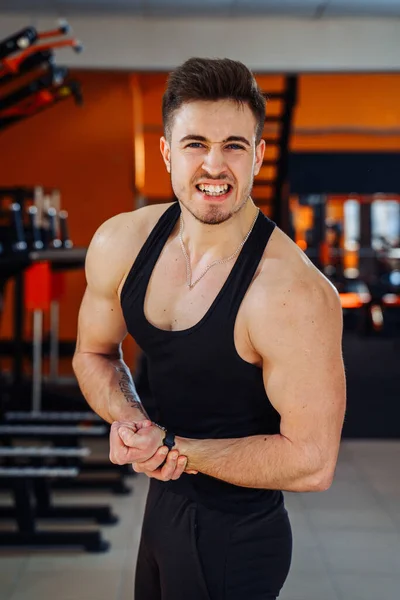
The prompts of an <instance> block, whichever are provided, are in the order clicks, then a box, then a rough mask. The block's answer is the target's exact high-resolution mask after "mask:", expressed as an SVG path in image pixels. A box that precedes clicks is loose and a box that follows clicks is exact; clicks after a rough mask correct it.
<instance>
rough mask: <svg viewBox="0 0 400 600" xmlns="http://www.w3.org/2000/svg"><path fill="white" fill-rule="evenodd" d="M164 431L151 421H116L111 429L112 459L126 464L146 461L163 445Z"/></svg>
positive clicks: (118, 463)
mask: <svg viewBox="0 0 400 600" xmlns="http://www.w3.org/2000/svg"><path fill="white" fill-rule="evenodd" d="M163 438H164V432H163V431H162V430H161V429H159V428H158V427H156V426H155V425H153V423H152V422H151V421H147V420H145V421H135V422H120V421H114V423H113V424H112V425H111V430H110V461H111V462H112V463H114V464H116V465H125V464H129V463H134V462H137V461H146V460H148V459H149V458H150V457H151V456H153V455H154V453H155V452H156V451H157V449H158V448H159V447H160V446H162V445H163V443H162V441H163Z"/></svg>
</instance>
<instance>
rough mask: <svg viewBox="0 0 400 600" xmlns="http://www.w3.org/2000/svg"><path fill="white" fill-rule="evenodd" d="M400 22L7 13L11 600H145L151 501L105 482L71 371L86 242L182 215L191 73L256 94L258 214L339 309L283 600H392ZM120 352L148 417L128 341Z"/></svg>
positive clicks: (3, 315) (146, 11) (3, 120)
mask: <svg viewBox="0 0 400 600" xmlns="http://www.w3.org/2000/svg"><path fill="white" fill-rule="evenodd" d="M34 5H36V6H34ZM399 17H400V2H399V1H398V0H392V1H389V0H349V1H348V2H342V1H341V0H331V1H329V2H321V1H320V0H299V1H298V2H295V3H294V2H289V1H286V0H280V1H275V0H262V1H253V0H248V1H246V0H237V1H235V0H207V1H206V2H202V3H201V5H200V4H199V3H196V2H195V1H194V0H184V1H178V0H146V1H142V2H139V1H138V2H136V1H135V0H130V1H128V0H117V1H114V2H111V0H110V1H109V2H106V1H104V0H91V1H89V0H78V1H77V0H64V1H63V2H56V3H53V2H50V0H48V1H43V2H38V3H31V2H28V1H25V0H16V1H15V2H12V3H11V2H0V590H1V591H0V596H1V599H2V600H37V599H39V598H50V597H53V596H54V595H56V596H57V598H58V600H70V599H72V598H74V600H92V599H93V600H94V598H96V600H110V599H111V598H113V599H115V600H131V599H132V598H133V597H134V596H133V578H134V568H135V560H136V555H137V546H138V541H139V536H140V530H141V520H142V515H143V509H144V503H145V499H146V493H147V486H148V479H147V478H146V476H144V475H138V474H135V473H134V472H133V471H132V469H131V468H130V467H129V465H127V466H116V465H113V464H111V462H110V461H109V458H108V435H109V426H108V424H107V423H105V422H104V421H102V420H101V419H100V417H98V416H97V415H96V414H95V413H93V412H92V411H91V410H90V407H89V406H88V405H87V403H86V401H85V400H84V398H83V396H82V394H81V392H80V390H79V387H78V385H77V382H76V379H75V377H74V374H73V371H72V366H71V361H72V356H73V353H74V350H75V344H76V330H77V315H78V311H79V306H80V303H81V300H82V296H83V293H84V290H85V273H84V265H85V257H86V251H87V247H88V245H89V243H90V240H91V238H92V236H93V234H94V233H95V231H96V230H97V228H98V227H99V226H100V225H101V224H102V223H103V222H104V221H106V220H107V219H109V218H111V217H112V216H114V215H116V214H118V213H122V212H128V211H131V210H134V209H137V208H140V207H142V206H145V205H148V204H156V203H165V202H171V201H172V200H173V199H174V196H173V192H172V188H171V183H170V176H169V174H168V173H167V172H166V170H165V166H164V163H163V161H162V157H161V155H160V151H159V139H160V136H162V135H163V128H162V115H161V100H162V95H163V92H164V89H165V85H166V81H167V77H168V74H169V72H170V71H171V70H172V69H173V68H174V67H176V66H177V65H178V64H180V63H182V62H183V61H184V60H186V59H187V58H189V57H191V56H204V57H221V58H222V57H229V58H233V59H236V60H241V61H242V62H244V63H245V64H246V65H247V66H248V67H249V68H250V69H251V70H252V71H253V72H254V74H255V76H256V79H257V82H258V84H259V86H260V88H261V90H262V91H263V93H264V94H265V96H266V98H267V110H266V119H265V128H264V134H263V137H264V139H265V140H266V153H265V160H264V163H263V167H262V169H261V171H260V174H259V175H258V176H257V177H256V179H255V181H254V189H253V195H252V197H253V198H254V201H255V203H256V204H257V206H259V207H260V209H261V210H262V211H263V212H264V214H266V215H267V216H268V217H270V218H271V219H272V220H274V221H275V222H276V223H277V225H278V226H279V227H280V228H281V229H282V230H283V231H284V232H285V233H286V234H287V235H288V236H290V237H291V239H293V240H294V241H295V242H296V244H297V245H298V246H299V247H300V248H301V249H302V250H303V251H304V253H305V254H306V255H307V256H308V257H309V258H310V260H311V261H312V262H313V263H314V264H315V265H316V266H317V268H318V269H320V270H321V272H322V273H323V274H324V275H325V276H326V277H327V278H328V279H329V280H330V281H331V282H332V283H333V285H334V286H335V287H336V289H337V290H338V292H339V294H340V299H341V303H342V309H343V323H344V332H343V356H344V363H345V369H346V382H347V410H346V417H345V423H344V428H343V437H342V443H341V449H340V454H339V461H338V465H337V469H336V474H335V479H334V482H333V484H332V486H331V487H330V489H329V490H328V491H326V492H324V493H320V494H313V493H311V494H308V493H289V492H288V493H285V500H286V504H287V507H288V511H289V515H290V517H291V522H292V527H293V536H294V553H293V562H292V568H291V572H290V575H289V577H288V580H287V582H286V584H285V586H284V588H283V590H282V593H281V595H280V598H282V600H376V599H377V598H380V600H396V599H397V598H398V597H399V589H400V483H399V481H400V478H399V467H398V464H399V460H400V441H399V439H400V396H399V390H400V169H399V165H400V62H399V56H400V52H399V51H400V42H399V40H400V19H399ZM123 352H124V360H125V361H126V363H127V364H128V366H129V367H130V368H131V370H132V374H133V377H134V379H135V381H136V384H137V387H138V391H139V395H140V396H141V397H142V399H143V401H144V402H145V401H146V402H148V404H149V406H151V402H152V398H151V393H150V390H149V388H148V382H147V378H146V363H145V358H144V357H143V356H141V355H140V352H139V350H138V348H137V346H136V345H135V342H134V341H133V340H132V339H131V338H129V336H128V337H127V338H126V339H125V341H124V343H123ZM312 369H313V367H312V365H310V372H312ZM188 600H189V599H188Z"/></svg>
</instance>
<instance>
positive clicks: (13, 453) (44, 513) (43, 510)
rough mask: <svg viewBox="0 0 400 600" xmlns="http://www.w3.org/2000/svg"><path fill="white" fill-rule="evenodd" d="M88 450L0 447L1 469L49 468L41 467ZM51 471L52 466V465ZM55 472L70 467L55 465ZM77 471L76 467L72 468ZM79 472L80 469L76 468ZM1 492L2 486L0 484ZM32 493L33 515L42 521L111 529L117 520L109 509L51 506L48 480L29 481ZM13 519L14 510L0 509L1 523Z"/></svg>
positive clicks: (88, 451)
mask: <svg viewBox="0 0 400 600" xmlns="http://www.w3.org/2000/svg"><path fill="white" fill-rule="evenodd" d="M89 454H90V450H89V448H59V447H56V448H54V447H51V446H50V447H49V446H31V447H28V446H22V447H0V461H1V460H3V462H4V463H5V464H3V465H2V466H3V467H6V468H9V469H11V468H14V469H21V468H26V467H27V465H20V464H18V462H21V461H25V462H26V461H28V462H29V463H30V464H29V465H28V466H29V467H35V468H40V467H48V466H50V465H48V464H43V463H45V462H47V461H49V460H54V459H61V460H62V459H67V460H68V459H71V458H72V459H74V458H80V459H81V458H83V457H85V456H89ZM51 466H52V467H53V465H51ZM55 466H57V467H58V468H66V467H68V466H69V467H71V465H60V464H57V465H55ZM75 468H76V467H75ZM78 472H79V468H78ZM0 488H1V482H0ZM32 493H33V496H34V499H35V515H36V517H37V518H41V519H71V520H77V519H78V520H81V519H85V520H95V521H96V522H97V523H99V524H102V525H113V524H115V523H117V522H118V518H117V517H116V516H115V515H114V514H112V512H111V510H110V508H109V507H108V506H87V505H86V506H84V505H82V506H81V505H73V506H60V505H58V506H54V505H53V504H52V502H51V486H50V482H49V480H48V479H47V478H45V477H43V478H40V477H37V478H35V479H34V480H33V481H32ZM14 517H16V510H15V508H13V507H0V519H10V518H14Z"/></svg>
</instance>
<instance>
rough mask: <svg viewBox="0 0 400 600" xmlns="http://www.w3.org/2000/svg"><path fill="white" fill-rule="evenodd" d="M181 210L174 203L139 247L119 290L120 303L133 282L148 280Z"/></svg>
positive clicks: (176, 203) (177, 203) (177, 204)
mask: <svg viewBox="0 0 400 600" xmlns="http://www.w3.org/2000/svg"><path fill="white" fill-rule="evenodd" d="M180 212H181V209H180V206H179V202H174V204H172V206H170V207H169V208H167V210H166V211H165V212H164V213H163V214H162V215H161V217H160V218H159V220H158V221H157V223H156V224H155V226H154V227H153V229H152V231H151V232H150V235H149V236H148V238H147V240H146V241H145V243H144V244H143V246H142V247H141V249H140V251H139V253H138V255H137V257H136V260H135V262H134V263H133V265H132V267H131V270H130V271H129V274H128V277H127V278H126V280H125V283H124V285H123V287H122V290H121V301H123V300H124V297H125V295H126V293H127V291H128V290H130V289H131V288H132V285H133V281H135V282H139V281H145V282H147V280H148V279H149V278H150V275H151V273H152V271H153V269H154V266H155V264H156V262H157V260H158V257H159V256H160V254H161V251H162V249H163V247H164V245H165V243H166V241H167V239H168V237H169V236H170V234H171V232H172V230H173V228H174V227H175V224H176V221H177V220H178V218H179V215H180Z"/></svg>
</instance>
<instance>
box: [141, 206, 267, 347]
mask: <svg viewBox="0 0 400 600" xmlns="http://www.w3.org/2000/svg"><path fill="white" fill-rule="evenodd" d="M177 204H178V207H179V203H177ZM171 208H174V206H171V207H170V209H171ZM167 210H168V209H167ZM166 212H167V211H165V213H166ZM171 212H172V211H171ZM165 213H163V214H165ZM180 213H181V210H180V207H179V210H177V212H176V215H174V214H172V218H171V228H168V231H167V237H166V238H165V240H164V244H163V247H162V249H163V248H164V245H165V243H166V241H167V239H168V237H169V235H170V233H171V231H172V230H173V228H174V226H175V224H176V222H177V220H178V218H179V215H180ZM262 217H263V215H262V212H261V211H259V213H258V216H257V219H256V222H255V223H254V226H253V229H252V231H251V233H250V235H249V237H248V238H247V240H246V242H245V243H244V244H243V247H242V249H241V250H240V252H239V255H238V257H237V259H236V261H235V263H234V265H233V267H232V269H231V271H230V273H229V275H228V277H227V278H226V280H225V282H224V283H223V285H222V287H221V289H220V290H219V292H218V294H217V295H216V296H215V298H214V300H213V301H212V303H211V305H210V306H209V308H208V309H207V311H206V312H205V314H204V315H203V316H202V317H201V319H200V320H199V321H198V322H197V323H195V324H194V325H192V326H191V327H187V328H186V329H176V330H170V329H161V328H160V327H157V325H154V324H153V323H151V322H150V321H149V320H148V318H147V317H146V314H145V311H144V303H145V300H146V295H147V289H148V287H149V283H150V278H151V275H152V273H153V271H154V268H155V266H156V264H157V262H158V259H159V257H160V255H161V252H162V249H161V252H160V254H159V255H158V256H157V258H156V261H155V262H154V264H153V267H152V269H151V270H150V269H149V271H150V272H149V274H148V277H147V281H146V285H145V286H144V291H143V297H142V302H141V313H142V317H143V319H144V321H145V322H146V325H147V326H148V327H150V328H151V329H152V330H153V331H154V332H156V333H158V334H159V335H164V336H169V337H180V336H185V335H190V334H192V333H195V332H196V331H197V330H198V329H200V327H202V325H203V324H204V323H205V322H206V321H207V320H208V319H209V318H210V317H211V315H212V314H213V313H214V311H215V309H216V308H217V305H218V304H219V302H220V301H221V299H222V298H223V297H224V296H225V293H226V290H227V289H228V288H229V285H230V283H231V281H232V280H233V278H234V276H235V273H236V271H237V270H238V269H239V267H240V265H241V263H242V261H243V260H244V256H245V254H244V250H245V248H246V247H247V246H248V245H250V240H252V238H253V237H254V236H255V232H256V229H257V226H258V224H259V223H260V220H261V219H262ZM235 319H236V315H235Z"/></svg>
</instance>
